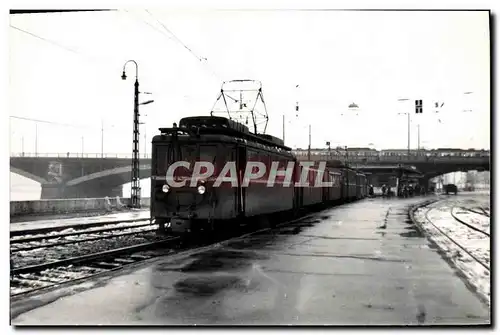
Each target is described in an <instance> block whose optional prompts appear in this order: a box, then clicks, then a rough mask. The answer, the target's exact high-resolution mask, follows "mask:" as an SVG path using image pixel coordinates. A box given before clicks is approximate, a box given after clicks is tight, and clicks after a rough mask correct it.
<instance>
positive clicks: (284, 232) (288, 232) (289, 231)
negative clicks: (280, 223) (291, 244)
mask: <svg viewBox="0 0 500 335" xmlns="http://www.w3.org/2000/svg"><path fill="white" fill-rule="evenodd" d="M301 231H302V227H301V226H298V227H294V228H291V229H286V230H281V231H280V232H279V234H280V235H297V234H298V233H300V232H301Z"/></svg>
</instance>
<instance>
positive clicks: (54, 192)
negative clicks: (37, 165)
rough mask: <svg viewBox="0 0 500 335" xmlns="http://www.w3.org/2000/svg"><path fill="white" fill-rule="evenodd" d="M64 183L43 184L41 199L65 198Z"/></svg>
mask: <svg viewBox="0 0 500 335" xmlns="http://www.w3.org/2000/svg"><path fill="white" fill-rule="evenodd" d="M64 188H65V187H64V185H63V184H49V183H45V184H42V193H41V195H40V199H64Z"/></svg>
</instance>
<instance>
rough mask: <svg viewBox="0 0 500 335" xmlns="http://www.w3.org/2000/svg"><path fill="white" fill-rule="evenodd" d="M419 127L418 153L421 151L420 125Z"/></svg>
mask: <svg viewBox="0 0 500 335" xmlns="http://www.w3.org/2000/svg"><path fill="white" fill-rule="evenodd" d="M417 129H418V147H417V150H418V153H420V125H417Z"/></svg>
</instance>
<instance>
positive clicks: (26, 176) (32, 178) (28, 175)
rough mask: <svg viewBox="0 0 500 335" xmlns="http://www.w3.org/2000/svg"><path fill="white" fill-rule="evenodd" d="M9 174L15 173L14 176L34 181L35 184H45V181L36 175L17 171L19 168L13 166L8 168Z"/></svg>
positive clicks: (20, 170)
mask: <svg viewBox="0 0 500 335" xmlns="http://www.w3.org/2000/svg"><path fill="white" fill-rule="evenodd" d="M10 172H11V173H15V174H18V175H20V176H22V177H25V178H28V179H30V180H33V181H36V182H37V183H40V184H45V183H47V180H46V179H44V178H42V177H39V176H37V175H34V174H32V173H29V172H27V171H24V170H22V169H19V168H16V167H14V166H12V165H11V166H10Z"/></svg>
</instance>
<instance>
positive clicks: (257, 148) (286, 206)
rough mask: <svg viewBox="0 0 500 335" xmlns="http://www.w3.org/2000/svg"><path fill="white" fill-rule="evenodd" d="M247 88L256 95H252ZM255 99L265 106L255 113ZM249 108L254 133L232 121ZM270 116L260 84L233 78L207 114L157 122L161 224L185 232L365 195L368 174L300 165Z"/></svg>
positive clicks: (156, 200)
mask: <svg viewBox="0 0 500 335" xmlns="http://www.w3.org/2000/svg"><path fill="white" fill-rule="evenodd" d="M232 85H243V86H245V85H246V87H243V88H240V89H233V87H232ZM249 85H250V87H249ZM252 85H253V86H255V85H257V86H256V87H255V88H254V89H252V87H253V86H252ZM228 92H229V93H230V94H228ZM234 92H239V99H237V98H235V97H234V96H237V95H236V94H235V93H234ZM245 93H247V94H250V95H251V96H256V98H255V101H254V102H253V103H252V102H251V101H249V100H247V99H246V98H245V95H244V94H245ZM254 94H255V95H254ZM259 99H260V100H259ZM258 101H260V102H261V103H262V107H263V109H264V112H265V114H261V113H257V111H256V106H257V102H258ZM218 103H219V104H222V106H223V110H222V111H218V110H217V108H216V107H217V104H218ZM235 109H236V110H235ZM214 113H224V115H229V118H225V117H219V116H214ZM244 113H247V114H248V115H249V116H250V118H251V120H252V121H253V128H254V129H253V133H251V132H250V131H249V128H248V127H247V126H246V125H243V124H242V123H240V122H236V121H234V118H238V117H239V118H243V114H244ZM249 116H247V123H248V118H249ZM259 117H260V119H259ZM260 121H263V123H264V124H265V126H264V129H263V132H262V133H259V131H258V130H257V125H258V124H260V123H261V122H260ZM267 121H268V117H267V109H266V107H265V103H264V98H263V95H262V84H261V83H260V82H258V81H253V80H233V81H230V82H224V83H223V84H222V87H221V93H220V95H219V97H218V98H217V101H216V104H215V105H214V107H213V108H212V112H211V113H210V116H196V117H186V118H183V119H181V120H180V122H179V126H177V125H176V124H174V126H173V127H171V128H160V132H161V133H160V135H157V136H155V137H154V138H153V140H152V161H151V164H152V166H151V172H152V173H151V174H152V176H151V218H152V219H154V220H155V223H157V224H158V225H159V227H160V230H166V232H169V233H173V234H184V233H197V232H202V231H204V232H212V231H214V230H216V228H218V227H222V228H226V229H233V228H236V227H239V225H240V224H242V223H243V224H245V223H251V222H255V221H258V220H256V218H257V217H260V216H272V215H275V214H277V215H280V216H285V217H287V216H297V215H298V214H300V212H301V211H302V210H303V209H306V208H318V207H319V208H320V207H324V206H326V205H329V204H332V203H338V202H344V201H352V200H356V199H359V198H362V197H364V196H366V192H363V186H362V185H363V183H366V178H365V177H364V175H363V174H359V173H357V172H356V170H353V169H350V168H348V167H345V166H343V165H341V164H332V162H329V164H326V166H325V164H324V165H323V166H322V167H321V166H316V165H321V164H312V166H311V164H309V165H307V164H306V165H307V166H303V165H302V164H301V162H298V161H297V158H296V157H295V156H294V155H293V154H292V152H291V148H289V147H287V146H285V144H284V142H283V140H281V139H279V138H277V137H274V136H271V135H266V134H265V130H266V127H267ZM249 166H251V170H249V169H248V168H249ZM254 168H256V170H257V171H254ZM261 170H262V171H261ZM227 174H229V176H227ZM249 175H251V176H252V178H249ZM221 177H222V178H221ZM318 182H319V183H318ZM321 182H323V183H325V182H326V183H330V185H326V186H325V184H321ZM165 228H166V229H165Z"/></svg>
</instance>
